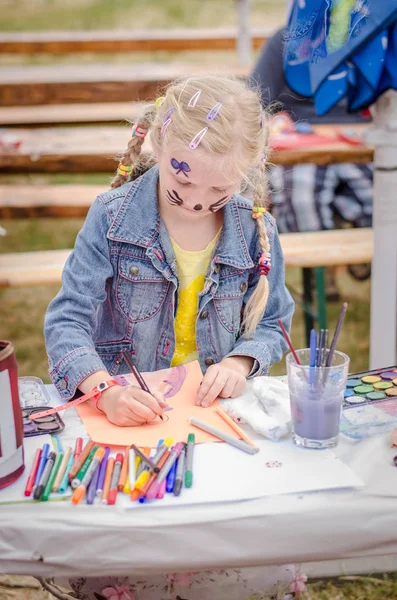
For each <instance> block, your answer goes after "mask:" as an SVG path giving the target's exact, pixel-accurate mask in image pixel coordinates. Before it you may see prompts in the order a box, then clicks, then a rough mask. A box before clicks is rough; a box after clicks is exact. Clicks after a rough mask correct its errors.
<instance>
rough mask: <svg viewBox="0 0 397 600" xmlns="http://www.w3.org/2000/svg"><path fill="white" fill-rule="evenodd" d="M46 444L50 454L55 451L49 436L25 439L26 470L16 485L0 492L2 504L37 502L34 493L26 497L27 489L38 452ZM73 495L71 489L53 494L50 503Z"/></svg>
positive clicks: (13, 484)
mask: <svg viewBox="0 0 397 600" xmlns="http://www.w3.org/2000/svg"><path fill="white" fill-rule="evenodd" d="M44 444H49V446H50V452H52V451H53V445H52V440H51V436H50V435H48V434H43V435H34V436H31V437H25V438H24V440H23V451H24V457H25V470H24V472H23V473H22V475H21V476H20V477H19V478H18V479H17V480H16V481H14V483H12V484H11V485H9V486H8V487H6V488H3V489H2V490H0V504H6V503H9V502H12V503H15V502H18V503H19V502H35V500H34V499H33V493H32V494H31V495H30V496H29V497H26V496H25V488H26V484H27V481H28V479H29V475H30V471H31V469H32V465H33V461H34V456H35V454H36V450H38V449H39V448H42V447H43V446H44ZM71 495H72V492H71V490H70V488H68V490H67V491H66V492H65V494H51V496H50V501H51V500H62V499H63V498H65V497H69V496H71Z"/></svg>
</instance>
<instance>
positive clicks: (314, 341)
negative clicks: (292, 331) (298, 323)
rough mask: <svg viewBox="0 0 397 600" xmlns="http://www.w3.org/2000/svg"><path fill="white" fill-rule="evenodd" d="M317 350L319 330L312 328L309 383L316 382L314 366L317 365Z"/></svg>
mask: <svg viewBox="0 0 397 600" xmlns="http://www.w3.org/2000/svg"><path fill="white" fill-rule="evenodd" d="M316 352H317V331H316V330H315V329H312V330H311V332H310V364H309V367H310V369H309V383H310V384H311V385H313V383H314V367H315V366H316Z"/></svg>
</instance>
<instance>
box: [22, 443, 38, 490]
mask: <svg viewBox="0 0 397 600" xmlns="http://www.w3.org/2000/svg"><path fill="white" fill-rule="evenodd" d="M41 453H42V449H41V448H38V449H37V450H36V454H35V455H34V460H33V465H32V469H31V471H30V475H29V477H28V480H27V482H26V488H25V496H30V494H31V493H32V490H33V486H34V482H35V479H36V475H37V471H38V468H39V463H40V458H41Z"/></svg>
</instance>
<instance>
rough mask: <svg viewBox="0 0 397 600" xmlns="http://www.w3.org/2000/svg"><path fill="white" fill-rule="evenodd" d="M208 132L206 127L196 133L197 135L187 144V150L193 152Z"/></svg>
mask: <svg viewBox="0 0 397 600" xmlns="http://www.w3.org/2000/svg"><path fill="white" fill-rule="evenodd" d="M207 131H208V127H204V128H203V129H202V130H201V131H199V132H198V134H197V135H195V136H194V138H193V139H192V141H191V142H190V144H189V148H190V150H195V149H196V148H197V146H198V145H199V144H201V141H202V139H203V137H204V136H205V134H206V133H207Z"/></svg>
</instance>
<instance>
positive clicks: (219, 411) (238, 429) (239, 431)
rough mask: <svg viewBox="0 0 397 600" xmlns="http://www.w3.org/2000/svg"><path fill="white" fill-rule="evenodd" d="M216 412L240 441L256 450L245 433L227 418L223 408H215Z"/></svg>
mask: <svg viewBox="0 0 397 600" xmlns="http://www.w3.org/2000/svg"><path fill="white" fill-rule="evenodd" d="M215 410H216V412H217V413H218V415H219V416H220V417H222V419H223V420H224V421H226V423H227V424H228V425H230V427H231V428H232V429H234V431H235V432H236V433H237V434H238V435H239V436H240V437H241V439H242V440H244V441H245V442H247V444H249V445H250V446H252V447H253V448H256V449H258V446H256V445H255V444H254V442H253V441H252V440H251V438H250V437H249V436H248V435H247V434H246V433H245V431H243V430H242V429H241V427H239V426H238V425H237V423H235V422H234V421H233V419H232V418H231V417H229V415H228V414H227V413H226V412H225V411H224V410H223V408H221V407H220V406H216V407H215Z"/></svg>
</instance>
